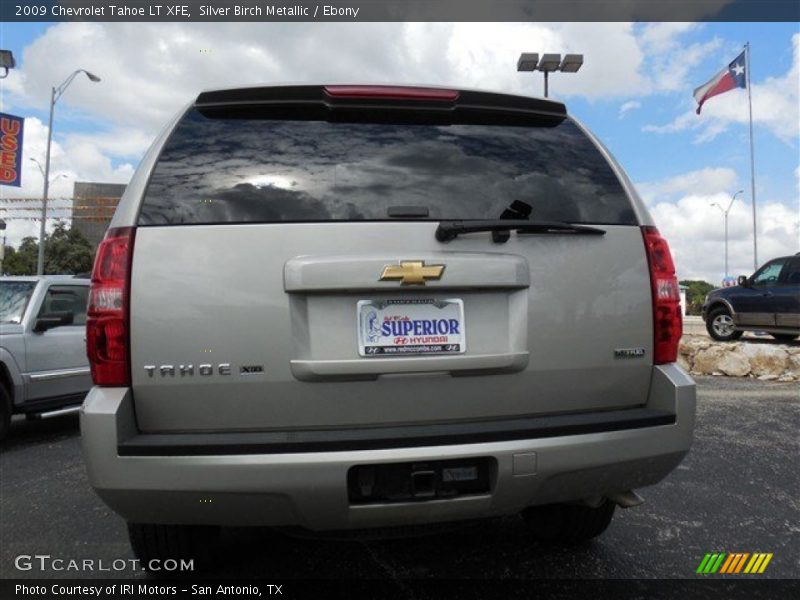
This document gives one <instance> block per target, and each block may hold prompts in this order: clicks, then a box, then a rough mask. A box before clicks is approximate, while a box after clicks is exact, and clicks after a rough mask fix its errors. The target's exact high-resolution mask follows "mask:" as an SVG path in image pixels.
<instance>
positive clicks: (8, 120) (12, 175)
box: [0, 113, 25, 187]
mask: <svg viewBox="0 0 800 600" xmlns="http://www.w3.org/2000/svg"><path fill="white" fill-rule="evenodd" d="M24 126H25V119H23V118H22V117H15V116H14V115H9V114H6V113H0V185H13V186H16V187H20V186H21V185H22V132H23V129H24Z"/></svg>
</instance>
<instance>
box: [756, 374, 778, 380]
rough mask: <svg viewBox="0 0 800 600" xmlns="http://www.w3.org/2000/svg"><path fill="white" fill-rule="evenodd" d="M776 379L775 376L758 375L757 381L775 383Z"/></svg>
mask: <svg viewBox="0 0 800 600" xmlns="http://www.w3.org/2000/svg"><path fill="white" fill-rule="evenodd" d="M777 378H778V376H777V375H759V376H758V380H759V381H775V380H776V379H777Z"/></svg>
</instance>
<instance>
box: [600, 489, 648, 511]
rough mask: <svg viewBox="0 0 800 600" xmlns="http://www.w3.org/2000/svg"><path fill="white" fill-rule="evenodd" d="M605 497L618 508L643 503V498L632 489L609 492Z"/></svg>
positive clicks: (631, 506)
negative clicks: (614, 492)
mask: <svg viewBox="0 0 800 600" xmlns="http://www.w3.org/2000/svg"><path fill="white" fill-rule="evenodd" d="M606 497H607V498H608V499H609V500H610V501H611V502H613V503H614V504H616V505H617V506H619V507H620V508H633V507H634V506H639V505H640V504H644V498H642V497H641V496H640V495H639V494H637V493H636V492H634V491H633V490H628V491H627V492H619V493H616V494H611V495H609V496H606Z"/></svg>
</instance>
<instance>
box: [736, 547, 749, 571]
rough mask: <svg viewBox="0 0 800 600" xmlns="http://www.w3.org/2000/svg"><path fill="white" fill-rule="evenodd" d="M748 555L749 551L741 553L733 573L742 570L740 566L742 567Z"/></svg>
mask: <svg viewBox="0 0 800 600" xmlns="http://www.w3.org/2000/svg"><path fill="white" fill-rule="evenodd" d="M748 556H750V553H749V552H745V553H744V554H742V557H741V558H740V559H739V562H738V563H737V564H736V570H735V571H734V573H739V572H740V571H741V570H742V567H744V562H745V561H746V560H747V557H748Z"/></svg>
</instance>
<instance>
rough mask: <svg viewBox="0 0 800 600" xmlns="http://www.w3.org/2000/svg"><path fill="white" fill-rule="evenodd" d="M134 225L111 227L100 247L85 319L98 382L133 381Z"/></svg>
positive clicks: (112, 384)
mask: <svg viewBox="0 0 800 600" xmlns="http://www.w3.org/2000/svg"><path fill="white" fill-rule="evenodd" d="M135 234H136V229H135V228H134V227H119V228H115V229H109V230H108V231H107V232H106V235H105V238H103V241H102V242H101V243H100V245H99V246H98V247H97V255H96V256H95V259H94V268H93V269H92V287H91V291H90V292H89V308H88V310H87V315H86V316H87V319H86V353H87V355H88V357H89V365H90V366H91V368H92V381H94V383H95V385H108V386H127V385H130V381H131V376H130V360H129V359H130V349H129V335H128V334H129V319H128V315H129V308H130V275H131V258H132V256H133V240H134V236H135Z"/></svg>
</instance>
